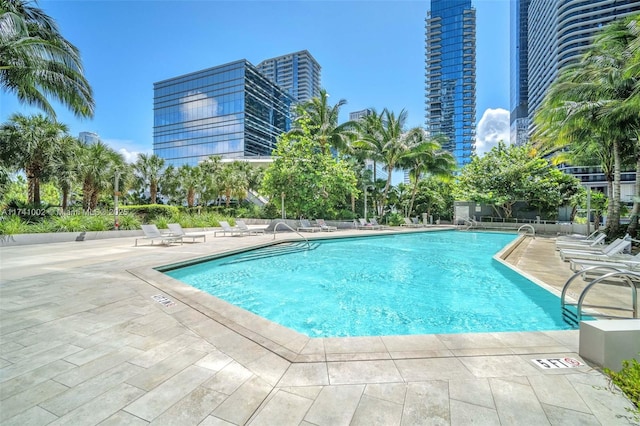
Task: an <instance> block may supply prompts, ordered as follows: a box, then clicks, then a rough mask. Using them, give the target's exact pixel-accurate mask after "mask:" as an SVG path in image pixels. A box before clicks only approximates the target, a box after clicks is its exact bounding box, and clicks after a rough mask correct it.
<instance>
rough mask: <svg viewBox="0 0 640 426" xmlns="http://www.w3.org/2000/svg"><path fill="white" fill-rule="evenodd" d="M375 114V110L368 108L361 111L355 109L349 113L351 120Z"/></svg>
mask: <svg viewBox="0 0 640 426" xmlns="http://www.w3.org/2000/svg"><path fill="white" fill-rule="evenodd" d="M371 114H373V110H372V109H370V108H366V109H363V110H360V111H354V112H350V113H349V121H358V120H360V119H361V118H363V117H366V116H368V115H371Z"/></svg>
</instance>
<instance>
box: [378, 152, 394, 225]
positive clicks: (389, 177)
mask: <svg viewBox="0 0 640 426" xmlns="http://www.w3.org/2000/svg"><path fill="white" fill-rule="evenodd" d="M387 170H388V172H389V175H388V176H387V183H386V184H385V186H384V193H383V194H382V202H381V203H380V210H381V211H380V217H382V216H383V215H384V208H385V206H386V204H387V196H388V195H389V188H390V187H391V172H392V171H393V164H389V165H387Z"/></svg>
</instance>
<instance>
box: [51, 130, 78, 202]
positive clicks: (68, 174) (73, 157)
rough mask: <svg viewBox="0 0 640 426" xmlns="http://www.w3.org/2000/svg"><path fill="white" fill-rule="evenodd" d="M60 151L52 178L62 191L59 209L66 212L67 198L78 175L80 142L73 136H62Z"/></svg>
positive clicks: (55, 160)
mask: <svg viewBox="0 0 640 426" xmlns="http://www.w3.org/2000/svg"><path fill="white" fill-rule="evenodd" d="M61 145H62V146H61V147H60V148H61V149H60V151H59V152H58V153H57V155H56V156H55V158H54V163H53V178H54V180H55V181H56V182H57V184H58V186H59V187H60V190H61V191H62V202H61V205H60V207H61V208H62V210H63V211H64V210H66V209H67V207H68V206H69V196H70V195H71V192H72V190H73V186H74V185H75V184H76V183H77V181H78V177H79V175H80V170H79V159H78V155H79V153H80V151H81V148H82V146H81V142H80V141H79V140H78V139H77V138H74V137H73V136H68V135H67V136H63V138H62V144H61Z"/></svg>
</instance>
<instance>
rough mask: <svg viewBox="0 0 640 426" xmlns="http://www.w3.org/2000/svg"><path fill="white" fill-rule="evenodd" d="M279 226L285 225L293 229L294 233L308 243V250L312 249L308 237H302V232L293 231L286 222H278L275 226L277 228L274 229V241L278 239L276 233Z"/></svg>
mask: <svg viewBox="0 0 640 426" xmlns="http://www.w3.org/2000/svg"><path fill="white" fill-rule="evenodd" d="M278 225H284V226H286V227H287V228H289V229H291V230H292V231H293V232H295V233H296V234H298V235H300V236H301V237H302V238H303V239H304V240H305V241H306V242H307V250H310V249H311V244H309V240H308V239H307V237H305V236H304V235H302V234H301V233H300V232H298V231H296V230H295V229H293V228H292V227H291V226H289V225H288V224H287V223H285V222H278V223H276V224H275V226H274V227H273V239H274V240H275V239H276V231H277V230H278Z"/></svg>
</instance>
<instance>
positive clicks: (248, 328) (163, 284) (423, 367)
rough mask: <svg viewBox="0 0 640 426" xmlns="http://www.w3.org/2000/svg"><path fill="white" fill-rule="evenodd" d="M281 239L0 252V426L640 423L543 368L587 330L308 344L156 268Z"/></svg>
mask: <svg viewBox="0 0 640 426" xmlns="http://www.w3.org/2000/svg"><path fill="white" fill-rule="evenodd" d="M367 232H368V231H340V232H337V233H335V235H341V236H347V235H353V234H357V235H364V234H365V233H367ZM405 232H406V231H405ZM307 236H309V237H312V235H311V234H308V235H307ZM322 236H325V237H326V234H324V235H322ZM315 237H318V235H317V234H316V235H315ZM282 238H283V236H281V235H278V237H277V239H279V240H280V239H282ZM272 239H273V236H272V235H265V236H251V237H242V238H238V237H218V238H212V237H211V238H207V242H206V243H200V242H199V243H194V244H191V243H185V244H184V245H173V246H170V247H164V246H159V245H157V244H156V245H153V246H151V245H144V246H139V247H134V238H119V239H110V240H95V241H84V242H70V243H53V244H42V245H31V246H16V247H5V248H0V260H1V272H0V279H1V284H0V300H1V301H2V304H1V305H0V315H1V316H0V424H2V425H21V426H22V425H45V424H55V425H58V424H71V425H93V424H101V425H128V424H131V425H146V424H149V423H151V424H154V425H155V424H168V425H241V424H251V425H331V426H334V425H349V424H352V425H359V424H362V425H412V424H426V425H433V424H445V425H446V424H452V425H468V424H480V425H493V424H495V425H544V424H553V425H569V424H576V425H618V424H620V425H623V424H630V421H629V419H628V416H629V413H628V412H627V408H629V407H631V404H630V403H629V401H628V400H627V399H626V398H625V397H624V396H622V395H621V394H620V393H619V392H615V391H612V390H610V389H609V386H608V381H607V380H606V378H605V377H604V376H603V375H602V374H601V373H600V372H599V371H598V370H596V369H594V368H592V367H590V366H589V365H586V366H583V367H579V368H567V369H552V370H545V369H541V368H539V367H538V366H536V365H535V364H534V363H533V362H532V361H531V360H532V359H535V358H564V357H571V358H576V359H579V357H578V355H577V345H578V332H577V331H554V332H536V333H488V334H455V335H421V336H385V337H370V338H369V337H367V338H325V339H309V338H308V337H306V336H303V335H300V334H298V333H295V332H293V331H291V330H288V329H284V328H283V327H280V326H278V325H275V324H273V323H270V322H268V321H266V320H263V319H261V318H258V317H256V316H253V315H251V314H248V313H246V312H244V311H242V310H239V309H238V308H235V307H232V306H230V305H228V304H225V303H224V302H221V301H219V300H218V299H215V298H214V297H212V296H208V295H204V294H202V293H201V292H199V291H198V290H195V289H192V288H190V287H188V286H183V285H180V284H179V283H177V282H176V281H173V280H171V279H169V278H164V276H163V275H162V274H160V273H159V272H157V271H155V270H153V269H152V267H154V266H159V265H164V264H168V263H175V262H180V261H184V260H188V259H191V258H196V257H202V256H210V255H215V254H217V253H222V252H226V251H229V250H236V249H240V248H242V247H247V246H251V245H256V244H258V245H259V244H269V243H271V242H272ZM147 244H148V243H147ZM537 244H542V245H544V244H545V240H544V239H541V238H537V239H536V240H534V241H532V243H531V244H530V245H529V246H528V248H527V249H526V250H533V249H534V246H535V245H537ZM547 245H548V242H547ZM548 247H552V246H548ZM526 250H525V251H524V254H523V252H521V253H520V254H519V256H518V257H517V259H516V261H514V263H515V264H516V265H517V266H519V267H527V268H528V272H529V273H530V274H531V275H533V276H535V274H537V273H540V274H547V275H545V277H544V278H545V279H547V280H552V278H553V277H554V276H556V275H557V276H561V275H562V274H564V273H565V271H564V270H563V271H562V272H560V271H559V270H555V271H552V273H551V274H549V273H548V272H549V269H550V268H549V267H548V265H549V264H548V263H546V264H545V263H544V262H548V261H549V259H553V257H554V256H556V257H557V255H556V254H555V253H554V252H553V250H552V249H551V251H550V252H549V250H546V251H547V258H546V259H541V260H539V261H538V262H533V261H532V260H531V259H532V257H527V255H526ZM540 262H543V263H540ZM527 263H529V265H526V264H527ZM541 266H542V267H541ZM559 266H564V267H565V268H566V270H567V271H568V266H566V264H562V265H559ZM554 269H555V267H554ZM549 277H550V278H549ZM552 281H553V280H552ZM556 281H560V279H558V280H556ZM549 284H552V283H549Z"/></svg>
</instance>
